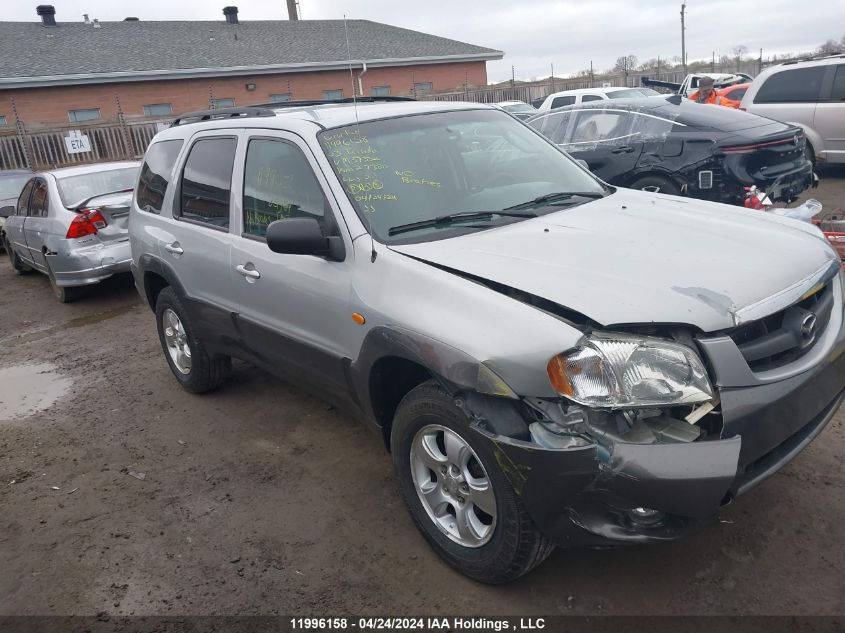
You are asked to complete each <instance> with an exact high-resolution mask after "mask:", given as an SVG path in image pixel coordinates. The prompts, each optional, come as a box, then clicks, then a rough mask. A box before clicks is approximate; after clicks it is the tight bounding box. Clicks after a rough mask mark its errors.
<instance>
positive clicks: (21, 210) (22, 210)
mask: <svg viewBox="0 0 845 633" xmlns="http://www.w3.org/2000/svg"><path fill="white" fill-rule="evenodd" d="M33 184H35V181H34V180H30V181H29V182H28V183H26V184H25V185H24V188H23V191H21V195H20V196H18V208H17V211H16V212H15V215H26V208H27V206H28V205H29V194H31V193H32V185H33Z"/></svg>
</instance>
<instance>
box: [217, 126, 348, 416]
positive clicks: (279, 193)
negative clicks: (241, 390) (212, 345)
mask: <svg viewBox="0 0 845 633" xmlns="http://www.w3.org/2000/svg"><path fill="white" fill-rule="evenodd" d="M246 140H247V145H246V153H245V160H244V163H243V178H240V179H238V180H239V183H241V182H242V183H243V190H242V191H241V192H240V196H239V199H238V204H237V206H236V208H239V212H238V216H239V218H238V221H239V223H240V234H239V235H237V236H236V237H235V238H234V240H233V243H232V258H231V265H232V270H233V272H234V284H235V286H236V288H237V293H236V294H237V297H238V302H239V317H238V325H239V329H240V331H241V334H242V335H243V337H244V340H245V341H246V343H247V346H248V348H249V350H250V353H251V354H252V355H253V356H254V357H255V358H256V359H257V360H259V361H261V362H263V363H264V364H265V366H267V367H268V368H271V369H272V370H274V371H276V372H277V373H279V374H282V375H285V376H287V377H290V378H293V379H294V380H296V381H298V382H305V383H310V384H313V385H314V386H315V387H316V388H317V389H319V391H321V392H323V393H325V392H328V393H329V394H331V395H334V396H335V397H336V399H341V400H347V399H348V398H349V395H350V394H349V389H348V383H347V381H346V379H345V374H344V359H348V358H350V357H352V356H353V350H357V349H358V348H359V346H360V339H361V338H362V336H363V328H361V327H360V326H358V325H356V324H355V323H354V322H353V320H352V308H351V307H350V305H351V300H350V299H351V276H352V248H351V243H348V242H347V245H346V252H347V259H346V261H343V262H333V261H328V260H326V259H324V258H322V257H317V256H314V255H287V254H279V253H274V252H272V251H271V250H270V249H269V248H268V247H267V243H266V241H265V238H264V235H265V233H266V231H267V226H268V225H269V224H270V223H271V222H273V221H274V220H280V219H283V218H292V217H308V218H315V219H316V220H317V221H318V222H319V223H320V225H321V226H322V228H323V230H324V232H325V233H326V234H336V235H341V234H342V233H341V232H340V231H341V229H340V227H339V223H338V222H337V218H339V217H340V214H339V212H338V211H337V209H336V208H335V207H334V206H333V200H332V199H331V197H328V196H326V194H325V191H328V187H327V185H326V182H325V178H324V176H323V174H322V172H321V171H320V168H319V166H318V165H317V164H316V161H315V160H314V157H313V154H312V153H311V150H310V149H309V148H308V147H307V145H305V144H304V143H303V142H302V141H301V140H300V139H299V138H298V137H296V136H294V135H291V134H285V133H281V132H278V133H277V132H269V131H268V132H261V133H257V132H256V133H254V134H253V135H252V136H249V137H248V138H247V139H246ZM330 200H332V201H331V202H330ZM343 231H344V232H345V228H344V229H343ZM344 240H346V237H344Z"/></svg>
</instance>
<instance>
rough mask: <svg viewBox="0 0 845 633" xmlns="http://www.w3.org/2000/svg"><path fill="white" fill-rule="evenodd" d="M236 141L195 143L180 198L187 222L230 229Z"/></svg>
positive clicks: (186, 168)
mask: <svg viewBox="0 0 845 633" xmlns="http://www.w3.org/2000/svg"><path fill="white" fill-rule="evenodd" d="M237 146H238V140H237V139H235V138H203V139H200V140H198V141H197V142H196V143H194V145H193V147H191V152H190V154H189V155H188V160H187V161H186V162H185V169H184V170H183V171H182V190H181V195H180V196H179V198H180V200H179V215H181V216H182V217H183V218H184V219H186V220H193V221H195V222H202V223H203V224H209V225H211V226H216V227H219V228H224V229H228V228H229V198H230V197H231V193H232V192H231V189H232V167H233V166H234V164H235V149H236V148H237Z"/></svg>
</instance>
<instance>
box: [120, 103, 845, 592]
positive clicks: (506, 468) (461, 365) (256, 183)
mask: <svg viewBox="0 0 845 633" xmlns="http://www.w3.org/2000/svg"><path fill="white" fill-rule="evenodd" d="M212 145H213V147H214V152H210V151H203V148H204V147H211V146H212ZM153 182H154V183H156V187H155V188H154V189H153V188H151V187H150V186H149V185H148V183H153ZM138 191H139V194H138V195H136V200H135V202H134V204H133V207H132V212H131V213H132V215H131V220H130V235H131V239H132V254H133V271H134V274H135V279H136V283H137V286H138V288H139V291H140V292H141V294H142V295H143V296H144V298H145V299H146V300H147V302H148V303H149V305H150V306H151V307H152V308H153V309H154V310H155V312H156V318H157V323H158V326H159V333H160V338H161V341H162V348H163V351H164V357H165V359H166V360H167V362H168V364H169V365H170V367H171V370H172V371H173V374H174V376H175V377H176V379H177V380H178V381H179V382H180V384H182V386H183V387H185V388H186V389H187V390H189V391H192V392H202V391H207V390H210V389H213V388H216V387H218V386H220V385H221V384H222V382H223V381H224V379H225V377H226V374H227V372H228V369H229V362H230V358H231V357H232V356H236V357H239V358H242V359H245V360H247V361H249V362H252V363H254V364H256V365H258V366H261V367H264V368H266V369H268V370H270V371H273V372H275V373H277V374H279V375H281V376H284V377H285V378H287V379H289V380H292V381H295V382H300V383H303V384H306V385H308V386H310V387H311V388H312V390H317V391H318V392H319V393H322V394H323V395H324V397H325V398H327V399H329V400H332V401H334V402H336V403H338V404H339V405H341V406H343V407H345V408H346V410H348V411H350V412H351V413H352V414H353V415H355V416H356V417H358V418H360V419H361V420H363V421H364V422H366V423H368V424H369V425H371V426H372V428H373V429H375V430H377V431H378V433H379V434H380V435H382V436H383V437H384V439H385V441H386V443H387V445H388V447H389V448H390V450H391V452H392V456H393V460H394V463H395V467H396V472H397V476H398V478H399V481H400V487H401V490H402V493H403V495H404V497H405V500H406V502H407V504H408V507H409V509H410V511H411V514H412V516H413V518H414V520H415V522H416V524H417V525H418V527H419V528H420V530H421V531H422V533H423V534H424V535H425V537H426V539H427V540H428V541H429V543H431V545H432V546H433V547H434V549H435V550H436V551H437V552H438V553H439V554H440V555H441V556H442V557H443V558H444V559H445V560H446V561H447V562H448V563H449V564H451V565H453V566H455V567H456V568H457V569H459V570H460V571H462V572H463V573H465V574H467V575H468V576H471V577H473V578H476V579H478V580H481V581H485V582H506V581H508V580H512V579H514V578H517V577H519V576H520V575H522V574H524V573H526V572H527V571H529V570H530V569H532V568H533V567H534V566H536V565H537V564H539V563H540V562H542V561H543V560H544V559H545V558H546V556H548V554H549V553H550V552H551V551H552V549H553V547H554V546H555V545H563V546H577V545H607V544H613V543H648V542H659V541H670V540H675V539H678V538H681V537H683V536H685V535H687V534H690V533H691V532H693V531H695V530H698V529H701V528H702V527H704V526H706V525H707V524H709V523H711V522H713V521H714V520H715V519H716V518H717V517H718V514H719V510H720V508H721V507H723V506H724V505H725V504H727V503H730V502H731V500H732V499H733V498H734V497H736V496H737V495H739V494H742V493H744V492H746V491H748V490H749V489H751V488H752V487H754V486H755V485H757V484H759V483H760V482H761V481H763V480H764V479H765V478H766V477H768V476H769V475H771V474H772V473H774V472H775V471H777V470H778V469H779V468H781V467H782V466H783V465H784V464H786V463H787V462H789V461H790V460H791V459H792V458H794V457H795V456H796V455H797V454H798V453H799V452H800V451H801V450H802V449H803V448H804V447H805V446H806V445H807V444H808V443H809V442H810V441H812V439H813V438H814V437H816V436H817V435H818V434H819V433H820V432H821V431H822V429H824V427H825V425H826V424H827V423H828V421H829V420H830V419H831V417H832V416H833V415H834V413H835V412H836V410H837V409H838V407H839V405H840V403H841V401H842V398H843V390H844V389H845V327H843V290H844V289H843V284H845V281H843V274H842V272H841V264H840V261H839V257H838V256H837V255H836V253H835V252H834V251H833V250H832V249H831V247H830V245H829V244H828V243H827V242H826V240H825V239H824V238H823V236H822V234H821V233H820V232H819V231H818V230H817V229H816V228H814V227H813V226H811V225H808V224H805V223H802V222H798V221H794V220H789V219H784V218H778V217H773V216H771V215H767V214H763V213H760V212H757V211H749V210H744V209H739V208H736V207H728V206H725V205H720V204H714V203H708V202H703V201H698V200H692V199H687V198H679V197H673V196H667V195H659V194H654V193H648V192H642V191H629V190H625V189H615V188H613V187H610V186H609V185H607V184H605V183H602V182H601V181H599V180H597V179H596V178H595V177H594V176H592V175H591V174H590V173H589V172H587V171H586V170H584V169H582V168H581V167H579V166H578V165H577V164H576V163H575V162H573V161H572V160H571V159H570V158H569V157H568V156H567V155H566V154H564V153H563V152H562V151H560V150H559V149H558V148H557V147H555V146H554V145H552V144H551V143H549V142H548V141H547V140H545V139H544V138H543V137H541V136H540V135H539V134H537V133H536V132H534V131H533V130H531V129H530V128H528V127H527V126H525V125H522V124H521V123H519V122H517V121H515V120H514V119H513V118H512V117H510V116H508V115H507V114H505V113H504V112H501V111H499V110H495V109H492V108H489V107H486V106H483V105H478V104H459V103H445V102H444V103H434V102H430V103H422V102H419V103H417V102H401V101H397V102H391V103H362V102H358V103H357V107H356V105H355V104H326V105H314V104H309V105H307V106H306V107H297V106H296V104H289V105H285V106H282V105H278V106H276V105H274V106H272V107H269V106H268V107H267V108H245V109H241V110H237V109H235V110H231V111H230V110H220V111H212V112H210V113H196V114H194V115H190V116H187V117H182V118H181V119H179V120H178V121H177V125H176V126H175V127H173V128H171V129H170V130H167V131H165V132H163V133H161V134H159V135H158V136H156V138H155V139H154V141H153V144H152V145H151V148H150V150H149V151H148V155H147V161H146V163H145V166H144V168H143V170H142V173H141V180H140V183H139V187H138ZM150 192H154V193H155V195H152V193H150ZM235 271H236V272H237V273H238V274H235Z"/></svg>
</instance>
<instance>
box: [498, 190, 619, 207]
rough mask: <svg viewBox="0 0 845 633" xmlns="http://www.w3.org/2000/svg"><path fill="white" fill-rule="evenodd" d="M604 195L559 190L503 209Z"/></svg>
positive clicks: (594, 197) (592, 192) (601, 194)
mask: <svg viewBox="0 0 845 633" xmlns="http://www.w3.org/2000/svg"><path fill="white" fill-rule="evenodd" d="M604 196H605V194H604V193H603V192H600V191H560V192H558V193H547V194H546V195H544V196H538V197H537V198H534V199H533V200H529V201H528V202H521V203H520V204H515V205H513V206H512V207H506V208H505V209H504V210H505V211H510V210H516V209H530V208H531V207H538V206H541V205H544V204H549V203H550V202H561V201H563V200H570V199H572V198H591V199H598V198H604Z"/></svg>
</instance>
